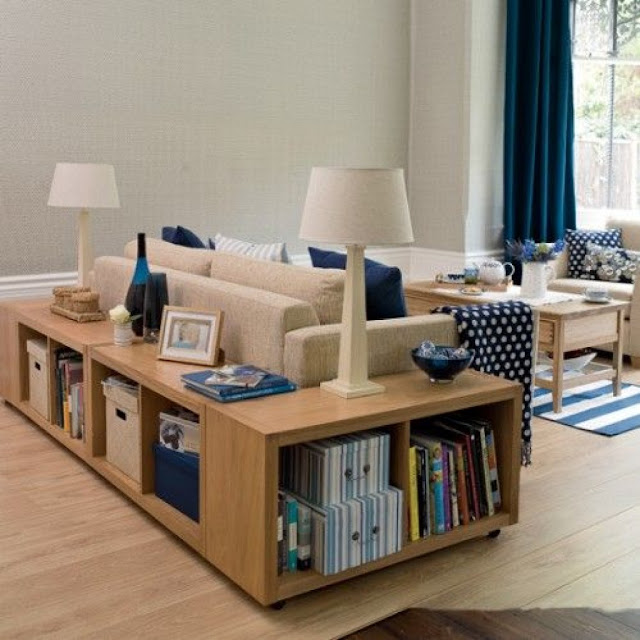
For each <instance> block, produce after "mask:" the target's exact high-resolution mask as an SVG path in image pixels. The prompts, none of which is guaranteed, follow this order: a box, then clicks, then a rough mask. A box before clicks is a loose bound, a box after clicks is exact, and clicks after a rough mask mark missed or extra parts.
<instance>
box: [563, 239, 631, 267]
mask: <svg viewBox="0 0 640 640" xmlns="http://www.w3.org/2000/svg"><path fill="white" fill-rule="evenodd" d="M564 239H565V242H566V243H567V249H568V252H569V253H568V257H569V262H568V265H567V275H568V276H569V277H570V278H582V279H589V275H588V273H587V272H586V271H585V269H584V259H585V256H586V255H587V244H588V243H589V242H591V243H593V244H598V245H601V246H603V247H622V234H621V232H620V229H607V230H603V231H601V230H590V229H567V231H566V233H565V236H564Z"/></svg>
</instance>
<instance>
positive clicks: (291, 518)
mask: <svg viewBox="0 0 640 640" xmlns="http://www.w3.org/2000/svg"><path fill="white" fill-rule="evenodd" d="M280 454H281V460H280V469H281V478H280V480H281V491H280V492H279V495H278V573H282V572H283V571H296V570H304V569H308V568H313V569H314V570H315V571H317V572H318V573H321V574H323V575H331V574H334V573H338V572H340V571H345V570H347V569H351V568H353V567H357V566H358V565H361V564H364V563H366V562H371V561H374V560H378V559H379V558H382V557H383V556H386V555H389V554H391V553H395V552H397V551H400V548H401V545H402V522H403V493H402V491H401V490H400V489H397V488H396V487H393V486H391V485H390V484H389V460H390V436H389V434H388V433H386V432H384V431H364V432H360V433H353V434H350V435H344V436H337V437H335V438H330V439H324V440H317V441H314V442H307V443H303V444H298V445H294V446H290V447H284V448H282V449H281V450H280Z"/></svg>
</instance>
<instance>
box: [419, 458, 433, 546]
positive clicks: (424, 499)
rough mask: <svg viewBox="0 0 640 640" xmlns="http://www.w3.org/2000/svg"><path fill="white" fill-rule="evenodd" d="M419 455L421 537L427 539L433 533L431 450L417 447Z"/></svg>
mask: <svg viewBox="0 0 640 640" xmlns="http://www.w3.org/2000/svg"><path fill="white" fill-rule="evenodd" d="M416 451H417V454H418V463H419V464H418V480H419V482H420V484H419V485H418V500H419V503H418V514H419V516H420V535H421V537H422V538H426V537H427V536H428V535H429V534H430V533H431V531H432V528H431V527H430V526H429V515H430V513H431V509H430V504H429V450H428V449H425V448H424V447H416Z"/></svg>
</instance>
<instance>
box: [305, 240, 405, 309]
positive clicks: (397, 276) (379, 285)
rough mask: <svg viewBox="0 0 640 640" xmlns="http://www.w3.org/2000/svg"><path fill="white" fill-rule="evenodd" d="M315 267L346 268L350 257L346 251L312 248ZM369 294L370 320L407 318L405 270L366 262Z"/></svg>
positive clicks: (366, 260) (366, 285)
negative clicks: (403, 282) (403, 271)
mask: <svg viewBox="0 0 640 640" xmlns="http://www.w3.org/2000/svg"><path fill="white" fill-rule="evenodd" d="M309 255H310V256H311V262H312V264H313V266H314V267H322V268H323V269H326V268H331V269H344V268H345V267H346V263H347V256H346V255H345V254H344V253H337V252H335V251H325V250H324V249H318V248H316V247H309ZM364 279H365V297H366V305H367V320H386V319H387V318H403V317H404V316H406V315H407V307H406V305H405V301H404V290H403V288H402V272H401V271H400V269H398V267H388V266H387V265H385V264H382V263H380V262H376V261H375V260H369V259H368V258H365V261H364Z"/></svg>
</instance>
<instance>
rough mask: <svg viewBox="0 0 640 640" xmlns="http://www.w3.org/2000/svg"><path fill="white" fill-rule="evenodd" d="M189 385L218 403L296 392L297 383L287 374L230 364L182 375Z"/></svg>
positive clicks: (186, 385) (248, 365) (185, 383)
mask: <svg viewBox="0 0 640 640" xmlns="http://www.w3.org/2000/svg"><path fill="white" fill-rule="evenodd" d="M180 378H181V380H182V382H183V383H184V385H185V387H187V388H188V389H192V390H193V391H197V392H198V393H202V394H204V395H206V396H208V397H210V398H213V399H214V400H217V401H218V402H234V401H236V400H245V399H248V398H258V397H261V396H268V395H273V394H277V393H286V392H288V391H295V390H296V389H297V385H296V384H295V383H293V382H291V381H290V380H289V379H288V378H285V377H284V376H281V375H278V374H275V373H271V372H270V371H267V370H266V369H260V368H259V367H256V366H254V365H250V364H245V365H226V366H224V367H218V368H216V369H204V370H202V371H194V372H193V373H185V374H183V375H182V376H180Z"/></svg>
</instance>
